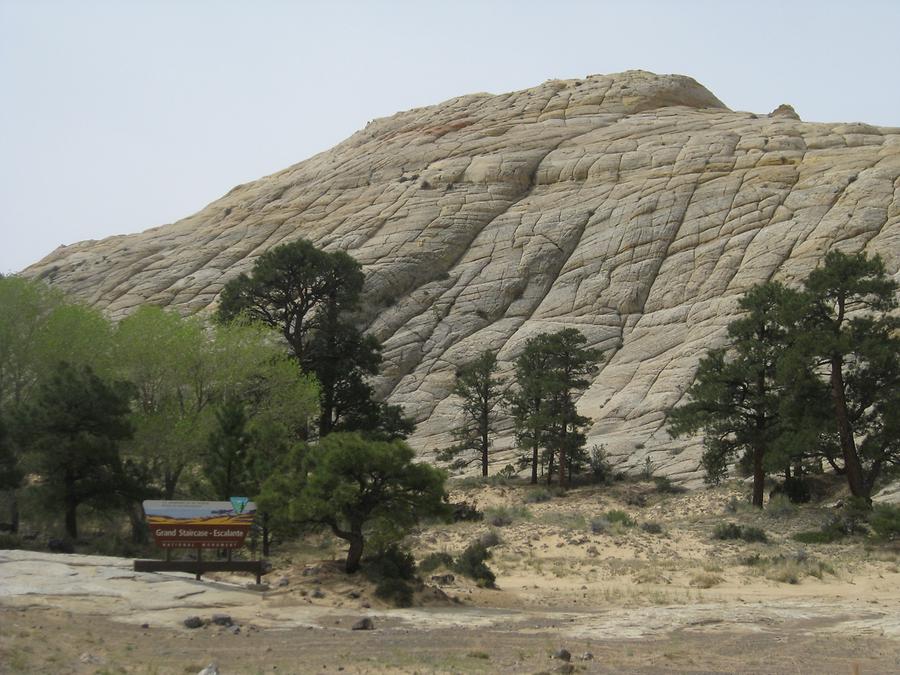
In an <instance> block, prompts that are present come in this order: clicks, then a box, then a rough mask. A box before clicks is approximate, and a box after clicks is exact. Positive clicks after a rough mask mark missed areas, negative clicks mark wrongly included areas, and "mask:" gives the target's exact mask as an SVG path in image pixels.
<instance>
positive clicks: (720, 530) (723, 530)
mask: <svg viewBox="0 0 900 675" xmlns="http://www.w3.org/2000/svg"><path fill="white" fill-rule="evenodd" d="M712 536H713V539H721V540H728V539H741V540H742V541H746V542H766V541H768V540H769V538H768V537H767V536H766V533H765V532H764V531H762V530H761V529H760V528H758V527H751V526H749V525H748V526H746V527H741V526H740V525H738V524H737V523H719V524H718V525H716V528H715V529H714V530H713V535H712Z"/></svg>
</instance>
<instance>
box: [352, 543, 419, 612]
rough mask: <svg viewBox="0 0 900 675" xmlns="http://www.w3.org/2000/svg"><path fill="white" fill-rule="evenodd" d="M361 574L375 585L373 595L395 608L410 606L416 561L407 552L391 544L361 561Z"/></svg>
mask: <svg viewBox="0 0 900 675" xmlns="http://www.w3.org/2000/svg"><path fill="white" fill-rule="evenodd" d="M362 569H363V573H364V574H365V576H366V578H367V579H369V580H370V581H372V582H374V583H375V595H376V596H377V597H379V598H381V599H382V600H388V601H390V602H393V603H394V604H395V605H396V606H397V607H409V606H410V605H411V604H412V598H413V586H412V583H410V582H412V581H414V580H415V578H416V561H415V558H413V556H412V554H411V553H410V552H409V551H406V550H404V549H402V548H400V547H399V546H398V545H397V544H392V545H391V546H388V547H387V548H385V549H383V550H381V551H379V552H378V553H376V554H375V555H373V556H371V557H369V558H368V559H366V560H365V561H363V565H362Z"/></svg>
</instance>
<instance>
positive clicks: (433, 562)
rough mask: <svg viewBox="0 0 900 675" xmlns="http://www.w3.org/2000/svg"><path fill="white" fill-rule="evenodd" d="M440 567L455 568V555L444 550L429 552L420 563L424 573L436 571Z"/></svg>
mask: <svg viewBox="0 0 900 675" xmlns="http://www.w3.org/2000/svg"><path fill="white" fill-rule="evenodd" d="M440 567H445V568H447V569H448V570H450V569H453V556H452V555H450V554H449V553H445V552H443V551H440V552H437V553H429V554H428V555H426V556H425V557H424V558H423V559H422V562H420V563H419V570H420V571H421V572H422V573H423V574H429V573H431V572H434V571H435V570H436V569H438V568H440Z"/></svg>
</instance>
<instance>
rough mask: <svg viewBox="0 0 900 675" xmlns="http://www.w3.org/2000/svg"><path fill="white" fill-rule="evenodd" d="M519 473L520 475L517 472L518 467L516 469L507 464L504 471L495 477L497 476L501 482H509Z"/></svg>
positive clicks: (501, 470)
mask: <svg viewBox="0 0 900 675" xmlns="http://www.w3.org/2000/svg"><path fill="white" fill-rule="evenodd" d="M517 473H518V471H516V467H514V466H513V465H512V464H507V465H506V466H504V467H503V468H502V469H500V470H499V471H498V472H497V473H496V474H495V475H496V476H497V478H499V479H501V480H505V481H508V480H511V479H513V478H515V477H516V474H517Z"/></svg>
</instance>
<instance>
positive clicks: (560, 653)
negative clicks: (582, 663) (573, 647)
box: [553, 647, 572, 661]
mask: <svg viewBox="0 0 900 675" xmlns="http://www.w3.org/2000/svg"><path fill="white" fill-rule="evenodd" d="M553 658H554V659H559V660H560V661H571V660H572V653H571V652H570V651H569V650H568V649H566V648H564V647H560V648H559V649H557V650H556V653H554V654H553Z"/></svg>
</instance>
